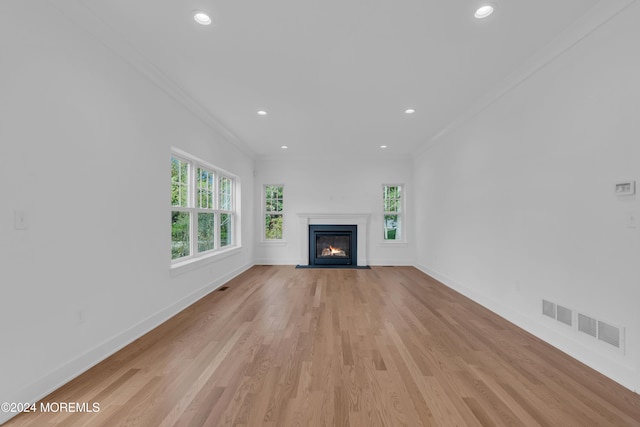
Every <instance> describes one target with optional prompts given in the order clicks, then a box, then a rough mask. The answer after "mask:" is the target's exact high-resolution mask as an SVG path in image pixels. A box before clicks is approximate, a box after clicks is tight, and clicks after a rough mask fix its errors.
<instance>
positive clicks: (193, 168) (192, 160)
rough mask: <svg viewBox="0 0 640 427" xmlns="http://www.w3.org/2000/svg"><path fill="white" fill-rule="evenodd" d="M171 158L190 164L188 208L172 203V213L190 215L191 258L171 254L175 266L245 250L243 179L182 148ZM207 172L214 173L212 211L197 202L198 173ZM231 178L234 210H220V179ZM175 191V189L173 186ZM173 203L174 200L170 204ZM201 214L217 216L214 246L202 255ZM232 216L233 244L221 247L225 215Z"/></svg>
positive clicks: (172, 154) (173, 149)
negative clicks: (241, 208)
mask: <svg viewBox="0 0 640 427" xmlns="http://www.w3.org/2000/svg"><path fill="white" fill-rule="evenodd" d="M170 158H171V159H173V158H176V159H178V160H181V161H183V162H186V163H188V165H189V171H188V187H187V188H188V195H187V206H186V207H183V206H172V205H171V203H170V205H171V206H170V212H172V211H178V212H187V213H189V255H186V256H183V257H180V258H175V259H173V255H172V253H171V252H170V253H169V258H170V259H171V267H172V268H176V267H181V266H184V265H187V264H191V263H193V262H195V261H199V260H202V259H209V258H211V257H214V256H217V255H220V254H222V253H226V252H229V251H230V250H234V249H238V248H240V247H241V241H240V233H239V230H240V224H239V218H240V212H239V209H238V207H239V201H238V200H237V197H238V195H239V179H238V177H237V176H236V175H234V174H232V173H230V172H228V171H225V170H224V169H221V168H219V167H216V166H214V165H212V164H210V163H208V162H206V161H204V160H202V159H199V158H197V157H195V156H193V155H191V154H189V153H186V152H184V151H182V150H180V149H177V148H172V149H171V157H170ZM198 168H200V169H205V170H207V171H208V172H211V173H212V174H213V194H212V201H213V204H212V207H211V208H199V207H197V206H198V203H197V202H198V200H197V194H198V192H197V190H198V188H197V170H198ZM223 177H224V178H228V179H229V180H230V181H231V206H230V209H221V208H220V179H221V178H223ZM170 188H171V187H170ZM170 202H171V201H170ZM199 213H213V214H214V247H213V249H208V250H205V251H202V252H199V251H198V221H197V218H198V214H199ZM223 214H228V215H230V216H231V226H230V232H231V241H230V243H229V244H227V245H225V246H221V245H220V243H221V242H220V234H221V233H220V227H221V222H220V218H221V215H223ZM169 228H170V230H169V236H170V239H172V238H171V231H172V230H171V223H170V224H169Z"/></svg>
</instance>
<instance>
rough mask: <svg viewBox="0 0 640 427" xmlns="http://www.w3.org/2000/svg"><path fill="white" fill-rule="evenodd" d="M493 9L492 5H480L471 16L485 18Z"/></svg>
mask: <svg viewBox="0 0 640 427" xmlns="http://www.w3.org/2000/svg"><path fill="white" fill-rule="evenodd" d="M493 9H494V7H493V6H492V5H490V4H486V5H484V6H480V7H479V8H478V10H476V13H475V14H474V15H473V16H475V17H476V18H478V19H483V18H486V17H487V16H489V15H491V14H492V13H493Z"/></svg>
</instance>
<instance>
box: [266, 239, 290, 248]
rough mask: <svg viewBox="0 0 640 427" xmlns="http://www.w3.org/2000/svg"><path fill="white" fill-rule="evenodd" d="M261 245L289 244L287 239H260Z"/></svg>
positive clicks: (279, 245)
mask: <svg viewBox="0 0 640 427" xmlns="http://www.w3.org/2000/svg"><path fill="white" fill-rule="evenodd" d="M259 244H260V246H276V247H284V246H287V244H288V243H287V241H286V240H260V243H259Z"/></svg>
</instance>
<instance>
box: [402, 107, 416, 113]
mask: <svg viewBox="0 0 640 427" xmlns="http://www.w3.org/2000/svg"><path fill="white" fill-rule="evenodd" d="M404 112H405V113H407V114H413V113H415V112H416V110H414V109H413V108H407V109H406V110H404Z"/></svg>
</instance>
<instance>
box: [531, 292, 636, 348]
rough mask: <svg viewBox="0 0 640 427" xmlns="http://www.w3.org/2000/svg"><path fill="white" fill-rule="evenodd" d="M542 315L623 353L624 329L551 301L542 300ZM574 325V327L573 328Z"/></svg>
mask: <svg viewBox="0 0 640 427" xmlns="http://www.w3.org/2000/svg"><path fill="white" fill-rule="evenodd" d="M542 314H543V315H544V316H548V317H550V318H552V319H555V320H557V321H558V322H560V323H563V324H565V325H567V326H569V327H570V328H571V329H573V330H576V329H578V331H580V332H584V333H585V334H587V335H591V336H592V337H594V338H597V339H598V340H600V341H602V342H605V343H607V344H610V345H612V346H614V347H616V348H618V349H620V350H622V352H623V353H624V344H625V341H624V328H623V327H618V326H615V325H612V324H610V323H607V322H603V321H602V320H598V319H596V318H595V317H592V316H588V315H586V314H583V313H577V312H576V316H577V318H574V311H573V310H572V309H570V308H567V307H563V306H561V305H560V304H556V303H554V302H551V301H547V300H544V299H543V300H542ZM574 325H575V326H574Z"/></svg>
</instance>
